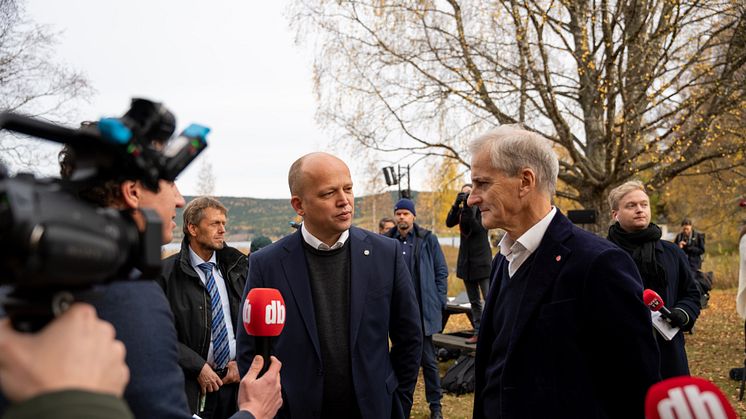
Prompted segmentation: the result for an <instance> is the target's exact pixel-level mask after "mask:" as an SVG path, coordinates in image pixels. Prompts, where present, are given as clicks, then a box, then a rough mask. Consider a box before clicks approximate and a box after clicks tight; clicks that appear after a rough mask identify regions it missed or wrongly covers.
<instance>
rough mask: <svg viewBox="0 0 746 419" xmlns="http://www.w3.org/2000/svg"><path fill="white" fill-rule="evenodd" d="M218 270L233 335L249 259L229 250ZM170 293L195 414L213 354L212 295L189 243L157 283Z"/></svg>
mask: <svg viewBox="0 0 746 419" xmlns="http://www.w3.org/2000/svg"><path fill="white" fill-rule="evenodd" d="M215 257H216V259H217V262H218V269H219V270H220V273H221V274H222V275H223V278H224V279H225V281H226V284H225V285H226V288H227V290H228V300H229V301H228V302H229V304H230V311H231V321H232V322H233V333H234V334H235V332H236V327H237V326H238V325H237V324H236V319H237V318H238V310H239V307H240V304H241V293H242V292H243V288H244V285H245V284H246V275H247V273H248V257H247V256H246V255H244V254H243V253H241V252H240V251H239V250H237V249H234V248H232V247H229V246H227V245H226V246H225V247H223V249H222V250H219V251H217V252H216V255H215ZM157 282H158V284H159V285H160V286H161V288H163V291H164V292H165V293H166V298H167V299H168V302H169V304H170V305H171V311H173V313H174V319H175V325H176V333H177V336H178V339H179V365H180V366H181V368H182V369H183V370H184V378H185V382H186V384H185V387H186V395H187V401H188V402H189V408H190V409H191V411H192V412H197V409H198V407H199V395H200V387H199V383H198V382H197V376H199V372H200V370H201V369H202V367H203V366H204V365H205V362H207V361H206V360H207V353H208V351H209V350H210V334H211V330H210V325H211V324H212V312H211V311H210V294H209V293H208V292H207V288H205V286H204V284H202V281H201V280H200V279H199V276H198V275H197V272H195V270H194V268H192V265H191V263H190V259H189V243H188V241H187V239H184V241H182V243H181V251H180V252H179V253H177V254H175V255H172V256H169V257H168V258H166V260H164V262H163V272H162V273H161V276H160V277H159V278H158V280H157Z"/></svg>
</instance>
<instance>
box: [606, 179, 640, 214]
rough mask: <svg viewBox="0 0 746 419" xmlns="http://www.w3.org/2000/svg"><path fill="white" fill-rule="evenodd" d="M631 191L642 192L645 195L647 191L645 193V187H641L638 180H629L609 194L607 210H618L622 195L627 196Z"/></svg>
mask: <svg viewBox="0 0 746 419" xmlns="http://www.w3.org/2000/svg"><path fill="white" fill-rule="evenodd" d="M632 191H643V192H645V193H647V191H645V185H643V184H642V182H640V181H639V180H629V181H627V182H624V183H622V184H621V185H619V186H617V187H616V188H614V189H612V190H611V192H609V208H611V209H612V210H615V211H616V210H618V209H619V201H621V200H622V198H624V195H627V194H628V193H630V192H632Z"/></svg>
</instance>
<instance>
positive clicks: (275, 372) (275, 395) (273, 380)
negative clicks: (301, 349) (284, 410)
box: [238, 355, 282, 419]
mask: <svg viewBox="0 0 746 419" xmlns="http://www.w3.org/2000/svg"><path fill="white" fill-rule="evenodd" d="M270 359H271V363H270V364H269V369H268V370H267V372H265V373H264V375H262V377H261V378H259V379H257V378H256V376H257V375H259V371H261V369H262V367H263V366H264V359H262V357H261V356H260V355H257V356H255V357H254V361H252V363H251V367H249V371H248V372H247V373H246V375H245V376H244V377H243V379H242V380H241V384H240V386H239V388H238V408H239V409H240V410H248V411H249V412H251V414H252V415H254V417H256V419H264V418H273V417H275V415H276V414H277V411H278V410H279V409H280V407H282V386H281V385H280V368H281V367H282V363H281V362H280V361H279V360H278V359H277V358H275V357H270Z"/></svg>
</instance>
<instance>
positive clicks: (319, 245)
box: [300, 223, 350, 251]
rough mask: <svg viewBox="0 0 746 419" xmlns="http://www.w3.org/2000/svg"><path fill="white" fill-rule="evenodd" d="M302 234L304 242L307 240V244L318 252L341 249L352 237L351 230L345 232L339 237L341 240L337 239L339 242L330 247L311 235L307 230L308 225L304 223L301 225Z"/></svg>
mask: <svg viewBox="0 0 746 419" xmlns="http://www.w3.org/2000/svg"><path fill="white" fill-rule="evenodd" d="M300 232H301V234H303V240H305V242H306V243H308V244H309V245H310V246H311V247H313V248H314V249H316V250H323V251H329V250H334V249H339V248H340V247H342V246H344V244H345V242H346V241H347V238H348V237H350V230H345V231H344V232H342V234H341V235H340V236H339V238H338V239H337V242H336V243H334V245H333V246H332V247H329V245H327V244H326V243H324V242H322V241H321V240H319V239H317V238H316V237H314V235H313V234H311V233H309V232H308V230H306V223H303V224H301V225H300Z"/></svg>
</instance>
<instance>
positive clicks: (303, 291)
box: [236, 153, 422, 419]
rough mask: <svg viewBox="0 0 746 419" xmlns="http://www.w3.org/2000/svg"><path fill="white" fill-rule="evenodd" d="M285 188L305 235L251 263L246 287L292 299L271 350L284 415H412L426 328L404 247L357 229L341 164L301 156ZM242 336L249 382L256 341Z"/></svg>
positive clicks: (241, 359)
mask: <svg viewBox="0 0 746 419" xmlns="http://www.w3.org/2000/svg"><path fill="white" fill-rule="evenodd" d="M288 183H289V186H290V192H291V195H292V198H291V201H290V203H291V205H292V206H293V209H295V211H296V213H297V214H298V215H300V216H301V217H303V223H302V225H301V228H300V229H299V230H298V231H297V232H295V233H294V234H292V235H290V236H287V237H285V238H283V239H281V240H279V241H277V242H275V243H273V244H271V245H269V246H267V247H265V248H264V249H262V251H261V252H257V253H253V254H252V255H251V256H250V259H249V275H248V279H247V283H246V289H245V290H244V296H245V295H247V294H248V292H249V291H250V290H251V289H252V288H276V289H278V290H279V291H280V293H281V294H282V296H283V299H284V300H285V307H286V320H285V326H284V329H283V331H282V334H280V336H278V337H277V338H275V339H274V340H273V345H272V352H273V354H274V355H275V356H276V357H277V358H278V359H279V360H280V361H281V362H282V364H283V367H282V372H281V381H282V390H283V405H282V409H281V410H280V411H279V412H278V417H281V418H311V417H322V418H327V417H344V418H371V419H381V418H406V417H409V412H410V410H411V408H412V394H413V392H414V385H415V383H416V380H417V373H418V370H419V365H420V356H421V354H422V327H421V324H420V322H421V318H420V312H419V309H418V305H417V298H416V296H415V291H414V285H413V283H412V279H411V277H410V274H409V270H408V269H407V267H406V265H405V263H404V260H403V259H402V256H401V250H400V248H399V244H398V242H397V241H396V240H391V239H389V238H386V237H383V236H381V235H378V234H375V233H372V232H369V231H366V230H362V229H359V228H356V227H352V226H351V224H352V217H353V211H354V197H353V193H352V179H351V176H350V171H349V169H348V167H347V165H346V164H345V163H344V162H342V161H341V160H340V159H338V158H336V157H334V156H332V155H329V154H326V153H312V154H309V155H306V156H303V157H301V158H300V159H298V160H297V161H296V162H295V163H293V165H292V166H291V168H290V172H289V174H288ZM236 339H237V360H238V366H239V371H240V372H241V374H242V375H243V373H245V371H246V370H247V368H248V366H249V363H250V362H251V359H252V357H253V356H254V354H255V348H254V339H253V338H252V337H250V336H248V335H247V334H246V332H245V330H244V329H243V328H239V332H238V336H237V338H236ZM389 339H390V340H391V346H390V347H389Z"/></svg>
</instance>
